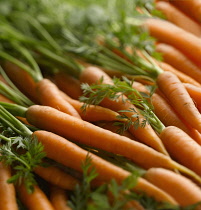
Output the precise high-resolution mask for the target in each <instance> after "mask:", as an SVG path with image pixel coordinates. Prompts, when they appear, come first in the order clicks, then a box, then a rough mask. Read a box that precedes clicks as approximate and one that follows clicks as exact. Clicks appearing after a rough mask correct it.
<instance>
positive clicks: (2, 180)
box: [0, 162, 18, 210]
mask: <svg viewBox="0 0 201 210" xmlns="http://www.w3.org/2000/svg"><path fill="white" fill-rule="evenodd" d="M9 178H11V169H10V168H9V167H7V166H5V165H4V164H3V163H2V162H0V209H1V210H11V209H12V210H17V209H18V205H17V199H16V192H15V188H14V185H13V184H11V183H10V184H9V183H7V180H8V179H9Z"/></svg>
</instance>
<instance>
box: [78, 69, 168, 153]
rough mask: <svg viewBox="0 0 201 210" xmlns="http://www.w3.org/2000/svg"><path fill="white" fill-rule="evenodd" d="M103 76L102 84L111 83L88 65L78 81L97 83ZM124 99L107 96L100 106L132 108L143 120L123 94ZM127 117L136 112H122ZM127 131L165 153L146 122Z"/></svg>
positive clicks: (115, 109)
mask: <svg viewBox="0 0 201 210" xmlns="http://www.w3.org/2000/svg"><path fill="white" fill-rule="evenodd" d="M101 78H103V83H104V84H113V82H112V79H111V78H110V77H109V76H108V75H107V74H106V73H105V72H103V71H102V70H101V69H99V68H96V67H88V68H86V69H85V70H84V71H83V72H82V74H81V75H80V81H81V82H84V83H88V84H93V83H97V82H99V81H100V79H101ZM124 97H125V98H124V99H125V100H124V102H123V101H122V99H119V100H115V101H113V100H110V99H108V98H105V99H104V100H103V101H102V102H101V106H103V107H106V108H109V109H111V110H114V111H116V112H118V111H120V110H132V109H134V110H135V111H136V112H137V113H138V115H139V118H140V121H141V120H143V117H142V115H141V113H140V112H139V111H138V110H137V108H136V107H135V106H134V105H133V104H131V103H130V102H129V101H128V100H126V96H124ZM123 114H125V115H126V116H127V117H129V118H131V119H133V120H135V118H133V117H132V116H133V115H134V114H136V113H134V112H124V113H123ZM129 131H130V132H131V133H132V134H133V135H134V136H136V137H137V139H139V141H141V142H143V143H145V144H147V145H149V146H151V147H152V148H154V149H156V150H157V151H160V152H162V153H164V154H167V152H166V150H165V148H164V146H163V145H162V144H161V140H160V138H159V137H158V136H157V134H156V133H155V131H154V130H153V129H152V127H151V126H150V125H149V124H147V123H146V125H145V127H138V128H137V129H135V128H134V127H133V126H131V127H130V128H129Z"/></svg>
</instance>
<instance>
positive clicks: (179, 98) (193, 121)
mask: <svg viewBox="0 0 201 210" xmlns="http://www.w3.org/2000/svg"><path fill="white" fill-rule="evenodd" d="M157 85H158V87H159V89H160V90H161V91H162V92H163V93H164V95H165V96H166V97H167V98H168V100H169V101H170V104H171V105H172V106H173V107H174V108H175V110H176V111H177V113H179V114H180V115H181V116H182V117H183V118H184V120H186V121H187V122H188V123H189V124H190V125H191V126H192V127H193V128H195V129H197V130H198V131H199V132H201V115H200V113H199V111H198V109H197V108H196V107H195V105H194V103H193V100H192V99H191V97H190V95H189V94H188V92H187V90H186V89H185V87H184V85H183V84H182V83H181V81H180V80H179V79H178V78H177V77H176V76H175V75H174V74H172V73H170V72H164V73H162V74H160V75H159V76H158V78H157ZM184 113H185V114H184Z"/></svg>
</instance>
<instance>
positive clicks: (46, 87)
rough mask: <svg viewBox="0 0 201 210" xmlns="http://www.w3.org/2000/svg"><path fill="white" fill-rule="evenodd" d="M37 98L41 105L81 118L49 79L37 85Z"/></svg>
mask: <svg viewBox="0 0 201 210" xmlns="http://www.w3.org/2000/svg"><path fill="white" fill-rule="evenodd" d="M36 91H37V96H38V99H39V101H40V103H41V104H43V105H47V106H51V107H53V108H55V109H58V110H60V111H62V112H65V113H67V114H70V115H72V116H75V117H77V118H81V117H80V115H79V114H78V112H77V111H76V110H75V109H74V107H73V106H72V105H71V104H70V103H68V102H67V101H66V100H65V99H64V98H63V96H62V95H61V94H60V90H59V89H58V88H57V86H56V85H55V84H54V83H53V82H51V81H50V80H49V79H42V80H41V81H39V82H38V83H37V85H36Z"/></svg>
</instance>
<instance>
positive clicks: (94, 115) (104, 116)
mask: <svg viewBox="0 0 201 210" xmlns="http://www.w3.org/2000/svg"><path fill="white" fill-rule="evenodd" d="M61 94H62V96H63V98H64V99H65V100H66V101H67V102H68V103H70V104H71V105H72V106H73V107H74V108H75V110H76V111H77V112H78V113H79V115H80V116H81V118H82V119H83V120H86V121H88V122H96V121H101V120H106V121H115V120H118V118H117V117H118V116H119V114H118V113H117V112H114V111H112V110H110V109H107V108H105V107H101V106H95V105H89V106H87V108H86V110H84V111H83V110H82V106H83V104H84V103H82V102H80V101H78V100H74V99H72V98H70V97H69V96H67V95H66V94H64V93H62V92H61Z"/></svg>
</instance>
